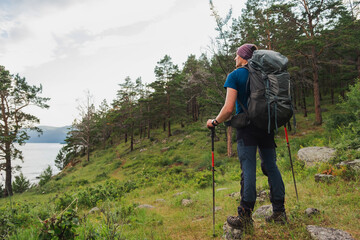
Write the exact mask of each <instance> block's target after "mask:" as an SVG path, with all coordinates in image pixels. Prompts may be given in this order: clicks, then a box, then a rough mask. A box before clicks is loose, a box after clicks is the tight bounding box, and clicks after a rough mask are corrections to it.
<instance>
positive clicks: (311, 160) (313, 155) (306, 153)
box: [297, 147, 336, 166]
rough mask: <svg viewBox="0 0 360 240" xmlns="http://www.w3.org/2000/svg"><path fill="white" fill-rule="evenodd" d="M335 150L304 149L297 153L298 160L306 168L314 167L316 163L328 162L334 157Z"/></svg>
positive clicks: (323, 148)
mask: <svg viewBox="0 0 360 240" xmlns="http://www.w3.org/2000/svg"><path fill="white" fill-rule="evenodd" d="M335 151H336V150H335V149H333V148H328V147H306V148H302V149H300V150H299V151H298V154H297V155H298V158H299V159H300V160H302V161H304V162H305V165H307V166H314V165H316V163H321V162H328V161H329V160H330V159H331V158H333V157H334V156H335Z"/></svg>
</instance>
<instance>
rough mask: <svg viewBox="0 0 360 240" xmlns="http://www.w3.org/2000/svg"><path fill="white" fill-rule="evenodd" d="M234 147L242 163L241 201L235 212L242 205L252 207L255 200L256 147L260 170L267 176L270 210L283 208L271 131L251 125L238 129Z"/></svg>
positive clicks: (280, 180)
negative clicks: (235, 146) (260, 162)
mask: <svg viewBox="0 0 360 240" xmlns="http://www.w3.org/2000/svg"><path fill="white" fill-rule="evenodd" d="M237 139H238V140H237V151H238V157H239V161H240V166H241V170H242V173H241V181H240V185H241V191H240V194H241V201H240V207H239V208H238V212H239V214H240V212H241V211H242V209H244V210H246V211H252V210H253V209H254V206H255V201H256V151H257V149H259V154H260V158H261V160H262V164H261V165H262V170H263V172H264V174H265V175H266V176H267V177H268V182H269V186H270V201H271V203H272V206H273V211H275V212H280V211H285V208H284V200H285V186H284V182H283V180H282V177H281V174H280V171H279V169H278V167H277V165H276V151H275V147H276V145H275V141H274V134H273V133H271V134H268V133H267V130H262V129H258V128H256V127H255V126H253V125H250V126H248V127H245V128H242V129H238V134H237Z"/></svg>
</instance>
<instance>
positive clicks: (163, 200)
mask: <svg viewBox="0 0 360 240" xmlns="http://www.w3.org/2000/svg"><path fill="white" fill-rule="evenodd" d="M155 202H157V203H162V202H165V199H162V198H160V199H156V200H155Z"/></svg>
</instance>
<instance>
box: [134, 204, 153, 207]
mask: <svg viewBox="0 0 360 240" xmlns="http://www.w3.org/2000/svg"><path fill="white" fill-rule="evenodd" d="M137 208H155V207H154V206H151V205H149V204H142V205H139V206H138V207H137Z"/></svg>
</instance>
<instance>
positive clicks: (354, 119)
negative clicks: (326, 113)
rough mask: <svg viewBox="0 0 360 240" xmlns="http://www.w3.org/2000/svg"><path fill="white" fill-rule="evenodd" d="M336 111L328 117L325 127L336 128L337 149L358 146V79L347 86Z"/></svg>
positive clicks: (359, 107)
mask: <svg viewBox="0 0 360 240" xmlns="http://www.w3.org/2000/svg"><path fill="white" fill-rule="evenodd" d="M337 109H338V112H337V113H335V114H332V115H331V116H330V118H329V119H328V122H327V124H326V128H327V129H328V130H330V131H332V130H334V129H336V130H337V133H338V136H339V137H338V138H337V139H336V140H335V146H336V148H338V149H347V148H350V149H357V148H360V138H359V135H360V80H359V79H358V80H357V81H356V83H355V84H354V85H353V86H349V92H347V93H346V97H345V99H344V100H341V102H340V103H339V104H337Z"/></svg>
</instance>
